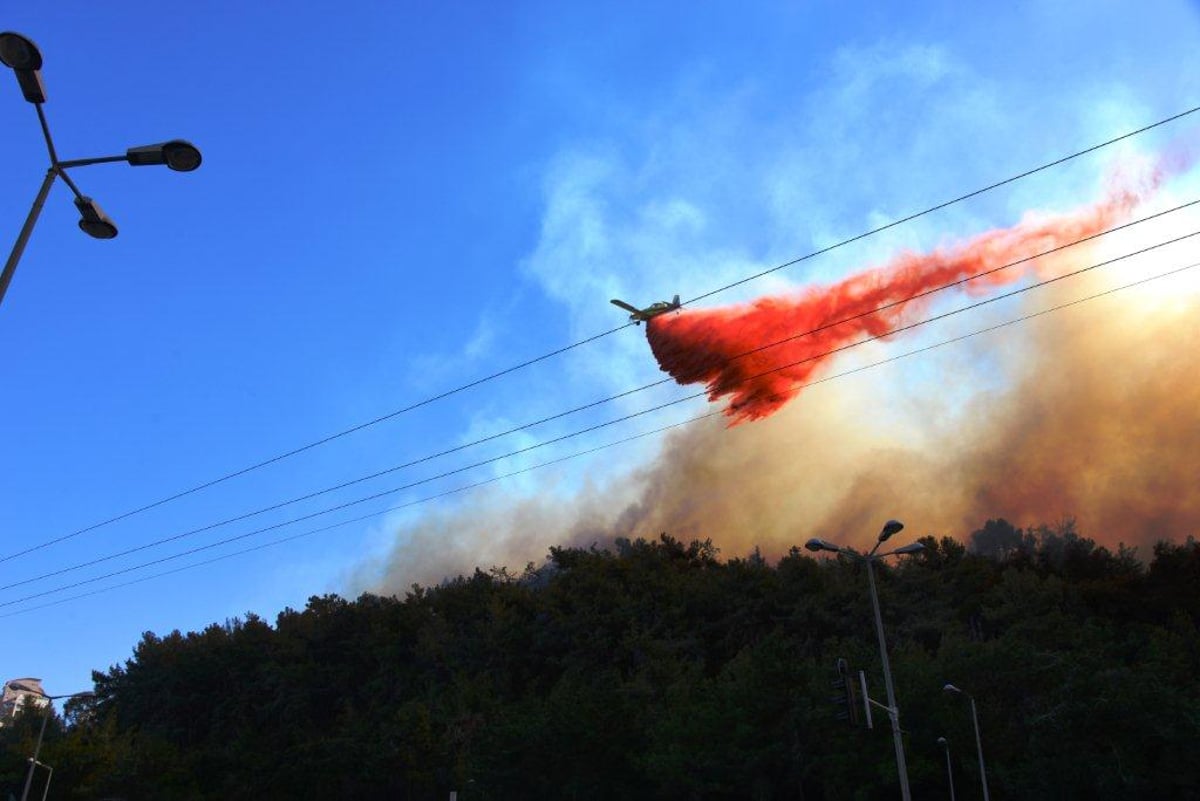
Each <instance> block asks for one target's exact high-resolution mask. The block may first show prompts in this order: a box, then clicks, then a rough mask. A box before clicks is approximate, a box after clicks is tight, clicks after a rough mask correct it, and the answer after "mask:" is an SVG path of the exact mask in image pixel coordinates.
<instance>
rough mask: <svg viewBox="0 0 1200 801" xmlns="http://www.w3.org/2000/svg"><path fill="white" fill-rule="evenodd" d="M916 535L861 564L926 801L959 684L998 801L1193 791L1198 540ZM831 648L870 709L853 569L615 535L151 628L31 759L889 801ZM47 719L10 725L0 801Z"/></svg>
mask: <svg viewBox="0 0 1200 801" xmlns="http://www.w3.org/2000/svg"><path fill="white" fill-rule="evenodd" d="M921 542H922V543H923V544H924V545H925V550H924V551H923V552H921V553H919V554H917V555H914V556H911V557H906V558H904V559H903V561H900V562H898V563H896V564H893V565H890V566H887V567H883V568H882V569H881V570H879V573H878V576H877V578H878V582H879V594H880V602H881V607H882V612H883V618H884V625H885V628H886V631H887V638H888V646H889V654H890V659H891V666H892V673H893V676H894V679H895V686H896V696H897V701H898V706H899V707H900V710H901V723H902V725H903V729H904V742H905V749H906V752H907V762H908V773H909V777H910V782H911V785H912V789H913V797H914V798H920V799H931V798H948V797H949V790H948V786H947V770H946V768H947V766H946V756H945V752H944V751H943V750H942V747H941V746H940V745H938V742H937V741H938V738H939V737H944V738H946V740H947V742H948V744H949V759H950V767H951V768H952V770H953V772H954V777H955V781H956V790H957V794H958V797H959V798H978V797H980V790H979V772H978V763H977V758H976V752H975V740H974V732H973V728H972V722H971V715H970V709H969V705H968V703H967V701H966V699H965V698H964V697H963V696H959V695H954V694H951V693H947V692H944V691H943V687H944V685H945V684H947V683H953V684H955V685H956V686H958V687H961V688H962V689H964V690H965V691H967V692H969V693H971V695H972V696H973V697H974V699H975V702H976V704H977V709H978V714H979V721H980V727H981V734H982V738H983V745H984V750H985V757H986V760H987V776H988V780H989V785H990V789H991V797H992V798H994V799H997V801H1002V800H1003V799H1038V798H1054V799H1058V798H1089V799H1118V798H1119V799H1135V798H1147V799H1161V798H1189V797H1192V798H1195V797H1200V766H1198V765H1197V763H1196V762H1195V761H1193V760H1192V759H1191V758H1190V756H1191V754H1190V751H1191V747H1192V746H1193V745H1194V744H1195V743H1196V742H1200V684H1198V683H1197V681H1196V675H1197V669H1198V668H1200V634H1198V630H1197V624H1198V621H1200V592H1198V590H1197V588H1198V587H1200V544H1198V543H1197V542H1195V541H1194V540H1192V539H1190V538H1189V539H1187V540H1186V541H1185V542H1182V543H1178V542H1177V543H1171V542H1166V541H1164V542H1161V543H1159V544H1158V545H1156V546H1155V547H1154V548H1153V552H1152V553H1151V554H1146V555H1144V557H1143V558H1139V554H1137V553H1136V552H1135V551H1134V550H1133V549H1129V548H1125V547H1123V546H1122V547H1119V548H1118V549H1117V550H1116V551H1115V552H1114V551H1111V550H1109V549H1107V548H1104V547H1101V546H1098V545H1097V544H1096V543H1095V542H1094V541H1093V540H1091V539H1089V538H1087V537H1085V536H1082V535H1081V534H1079V533H1078V532H1076V530H1075V528H1074V526H1073V525H1072V524H1071V523H1069V522H1068V523H1064V524H1060V525H1057V526H1054V527H1050V528H1048V527H1041V528H1038V529H1035V530H1021V529H1017V528H1015V527H1014V526H1012V525H1010V524H1008V523H1007V522H1005V521H1003V520H991V521H988V522H987V523H986V524H985V525H984V526H983V527H981V528H980V529H979V530H978V531H976V532H974V533H973V534H972V535H971V536H970V537H969V538H968V541H967V545H966V546H964V545H963V544H961V543H960V542H959V541H957V540H955V539H952V538H949V537H942V538H936V537H932V536H929V537H925V538H923V539H922V540H921ZM839 659H844V660H845V664H846V665H847V666H848V668H849V670H850V671H851V672H852V673H853V674H854V677H855V679H857V671H859V670H862V671H865V675H866V678H867V682H868V685H869V692H870V695H871V696H872V697H873V698H875V699H877V700H879V701H881V702H884V690H883V686H884V685H883V677H882V673H881V669H880V661H879V652H878V643H877V641H876V638H875V630H874V624H873V619H872V612H871V607H870V600H869V596H868V592H867V577H866V575H865V573H864V568H863V566H862V565H861V563H859V562H856V561H854V560H849V559H845V558H833V559H815V558H812V557H811V556H810V555H808V554H807V553H805V552H803V551H801V550H799V549H796V548H794V549H792V550H791V552H790V553H788V554H787V555H785V556H784V557H782V558H781V559H780V560H779V561H778V562H776V563H774V564H769V563H768V562H767V561H766V560H765V559H763V558H761V556H759V555H758V554H757V553H754V554H751V555H750V556H748V557H744V558H725V559H723V558H720V554H719V553H718V551H717V549H716V548H714V547H713V546H712V544H711V543H710V542H691V543H683V542H680V541H677V540H675V539H673V538H671V537H670V536H667V535H665V534H664V535H662V536H660V537H659V538H658V539H656V540H644V539H637V540H625V539H622V540H617V541H616V542H615V543H614V544H613V545H612V546H611V547H607V548H598V547H592V548H553V549H551V551H550V555H549V558H548V560H547V561H546V563H545V564H544V565H543V566H541V567H537V568H535V567H534V566H532V565H531V566H530V567H528V568H527V569H526V570H525V571H524V572H523V573H516V574H514V573H510V572H509V571H507V570H504V569H493V570H491V571H488V572H484V571H481V570H476V572H475V573H474V574H473V575H470V576H462V577H459V578H457V579H454V580H450V581H447V582H445V583H443V584H441V585H439V586H436V587H413V588H412V590H411V591H410V592H408V593H407V594H406V595H405V596H404V597H403V598H400V597H381V596H377V595H363V596H361V597H359V598H358V599H357V600H347V599H343V598H340V597H337V596H334V595H326V596H321V597H313V598H311V599H310V600H309V602H308V604H307V605H306V607H305V608H304V609H303V610H294V609H285V610H284V611H283V612H281V613H280V614H279V615H278V617H277V618H276V620H275V622H274V625H271V624H269V623H268V622H267V621H265V620H263V619H262V618H260V617H258V616H257V615H254V614H248V615H246V616H245V617H244V618H242V619H236V620H229V621H226V622H225V623H223V624H213V625H211V626H209V627H208V628H206V629H204V630H203V631H198V632H189V633H186V634H184V633H181V632H178V631H175V632H171V633H170V634H166V635H162V636H160V635H156V634H153V633H149V632H147V633H146V634H145V635H144V636H143V638H142V640H141V641H140V642H139V643H138V644H137V646H136V647H135V648H134V650H133V654H132V656H131V658H130V659H129V660H127V661H126V662H125V664H123V665H115V666H112V667H110V668H109V669H108V670H105V671H97V672H95V673H94V674H93V680H94V684H95V692H96V695H95V697H94V698H83V699H75V700H73V701H71V702H69V703H68V705H67V707H66V708H65V711H64V714H63V715H62V716H61V717H59V716H54V717H53V718H52V719H51V721H50V723H49V725H48V727H47V733H46V738H45V744H44V746H43V749H42V761H43V762H45V763H46V764H49V765H52V766H53V768H54V778H53V783H52V785H51V787H50V793H49V798H50V799H64V800H65V799H102V798H121V799H127V801H143V800H144V801H151V800H152V799H154V800H158V799H165V800H166V801H173V800H174V799H179V800H180V801H191V800H192V799H196V800H200V799H274V798H279V799H284V798H287V799H316V798H331V799H406V800H411V801H418V800H421V801H423V800H424V799H445V798H448V797H449V793H450V791H452V790H453V791H457V793H458V798H459V799H461V800H462V801H474V799H533V798H562V799H581V800H583V799H642V798H645V799H680V800H681V801H685V800H686V801H690V800H692V799H785V798H786V799H805V800H807V801H824V800H826V799H864V800H866V799H895V798H897V797H898V795H899V791H898V782H897V778H896V763H895V755H894V752H893V746H892V736H891V731H890V728H889V725H888V722H887V720H886V714H885V713H882V712H881V711H880V710H878V709H877V710H876V712H875V715H874V723H875V725H874V728H871V729H867V728H866V727H865V726H864V725H862V718H863V716H862V714H861V710H860V711H859V714H856V715H847V714H845V713H846V711H847V710H846V704H845V701H846V697H845V695H844V693H843V691H842V690H841V689H840V687H839V686H837V685H836V684H835V683H836V682H837V681H838V678H839V677H838V673H837V669H836V665H837V662H838V660H839ZM860 700H861V699H852V701H851V703H852V704H857V703H859V702H860ZM846 717H849V718H852V719H853V718H858V723H857V725H856V724H855V723H854V722H853V720H849V721H848V720H845V719H843V718H846ZM40 724H41V717H40V713H38V712H36V711H33V712H30V711H27V712H25V713H23V714H21V715H19V716H18V718H17V719H16V720H14V721H12V722H11V723H10V724H9V725H7V726H5V727H4V728H3V729H0V797H8V794H9V793H11V794H12V795H13V797H19V796H20V792H21V788H22V786H23V784H24V780H25V770H26V768H27V765H28V762H27V760H28V757H29V755H30V753H32V749H33V741H34V738H35V737H36V735H37V727H38V726H39V725H40ZM43 780H44V777H43V776H42V775H41V774H39V775H38V776H37V777H36V779H35V783H34V788H35V791H34V792H33V793H31V797H33V798H40V797H41V791H40V788H41V782H42V781H43Z"/></svg>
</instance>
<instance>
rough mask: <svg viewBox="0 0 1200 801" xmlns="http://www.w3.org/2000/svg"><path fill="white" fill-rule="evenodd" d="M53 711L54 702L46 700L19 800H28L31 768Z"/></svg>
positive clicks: (35, 764)
mask: <svg viewBox="0 0 1200 801" xmlns="http://www.w3.org/2000/svg"><path fill="white" fill-rule="evenodd" d="M53 711H54V702H53V701H46V714H45V715H43V716H42V728H41V730H39V731H38V738H37V745H35V746H34V747H33V759H31V760H29V773H28V774H27V775H26V776H25V789H24V790H22V791H21V801H29V787H30V785H32V784H33V769H34V768H35V767H37V758H38V756H39V755H40V754H41V753H42V737H43V736H45V734H46V723H47V722H48V721H49V720H50V714H51V713H52V712H53Z"/></svg>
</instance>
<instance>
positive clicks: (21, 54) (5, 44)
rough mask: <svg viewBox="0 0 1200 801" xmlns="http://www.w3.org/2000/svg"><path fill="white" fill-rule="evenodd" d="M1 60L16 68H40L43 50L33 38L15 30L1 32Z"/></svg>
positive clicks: (6, 64)
mask: <svg viewBox="0 0 1200 801" xmlns="http://www.w3.org/2000/svg"><path fill="white" fill-rule="evenodd" d="M0 61H3V62H4V66H6V67H9V68H10V69H14V70H40V69H41V68H42V52H41V51H40V50H38V46H37V45H35V44H34V43H33V40H32V39H29V38H28V37H25V36H22V35H21V34H19V33H14V32H13V31H5V32H4V33H0Z"/></svg>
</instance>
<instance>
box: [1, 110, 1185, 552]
mask: <svg viewBox="0 0 1200 801" xmlns="http://www.w3.org/2000/svg"><path fill="white" fill-rule="evenodd" d="M1197 111H1200V106H1194V107H1192V108H1190V109H1187V110H1185V111H1181V112H1179V113H1177V114H1173V115H1171V116H1169V117H1165V118H1163V119H1160V120H1158V121H1157V122H1153V123H1150V124H1148V125H1144V126H1142V127H1140V128H1137V129H1135V130H1132V131H1128V132H1126V133H1124V134H1121V135H1119V136H1116V137H1113V138H1111V139H1108V140H1105V141H1103V142H1100V143H1098V144H1095V145H1092V146H1091V147H1087V148H1084V149H1082V150H1078V151H1075V152H1074V153H1071V154H1069V155H1066V156H1063V157H1061V158H1058V159H1055V160H1053V161H1049V162H1046V163H1045V164H1042V165H1040V166H1038V167H1034V168H1032V169H1029V170H1025V171H1024V172H1021V173H1018V174H1017V175H1013V176H1011V177H1009V178H1005V179H1003V180H1001V181H997V182H995V183H992V184H989V185H988V186H985V187H982V188H980V189H976V190H974V191H972V192H968V193H966V194H963V195H960V196H958V197H956V198H953V199H952V200H947V201H943V202H941V203H938V204H937V205H934V206H930V207H929V208H927V209H924V210H922V211H919V212H915V213H913V214H909V215H908V216H906V217H902V218H900V219H898V220H894V221H892V222H890V223H887V224H885V225H881V226H879V227H877V228H873V229H871V230H869V231H866V232H864V233H861V234H858V235H856V236H853V237H850V238H848V239H843V240H841V241H839V242H836V243H834V244H832V245H828V246H826V247H824V248H821V249H819V250H815V251H813V252H811V253H808V254H806V255H804V256H800V257H798V258H796V259H793V260H791V261H788V262H784V263H782V264H779V265H777V266H775V267H772V268H770V269H768V270H764V271H762V272H759V273H756V274H754V275H751V276H748V277H746V278H742V279H740V280H738V281H735V282H733V283H730V284H726V285H725V286H722V287H718V288H717V289H713V290H710V291H708V292H705V293H703V294H701V295H697V296H696V297H694V298H691V299H689V300H688V301H686V303H685V304H682V305H687V304H690V303H695V302H696V301H698V300H702V299H704V298H708V297H711V296H713V295H716V294H718V293H720V292H724V291H726V290H729V289H732V288H733V287H736V286H740V285H742V284H745V283H748V282H750V281H753V280H756V279H758V278H761V277H763V276H765V275H768V274H770V273H773V272H777V271H779V270H782V269H785V268H787V267H791V266H793V265H796V264H799V263H801V262H804V261H807V260H809V259H812V258H815V257H817V256H820V255H823V254H825V253H828V252H830V251H832V250H835V249H837V248H840V247H843V246H845V245H849V244H851V243H854V242H858V241H860V240H862V239H865V238H867V237H870V236H873V235H875V234H877V233H881V232H883V231H886V230H888V229H890V228H894V227H896V226H899V225H903V224H904V223H907V222H911V221H913V220H916V219H918V218H920V217H923V216H925V215H928V214H932V213H933V212H936V211H940V210H942V209H945V208H947V207H949V206H952V205H954V204H956V203H959V202H961V201H964V200H968V199H970V198H973V197H977V196H979V195H982V194H984V193H986V192H990V191H991V190H993V189H997V188H999V187H1002V186H1006V185H1008V184H1010V183H1013V182H1015V181H1019V180H1021V179H1023V178H1027V177H1029V176H1031V175H1034V174H1036V173H1039V172H1042V171H1044V170H1048V169H1051V168H1053V167H1057V166H1059V165H1061V164H1065V163H1066V162H1068V161H1071V160H1073V159H1076V158H1079V157H1081V156H1085V155H1087V154H1089V153H1094V152H1096V151H1098V150H1101V149H1103V148H1106V147H1109V146H1111V145H1114V144H1116V143H1118V142H1121V141H1123V140H1125V139H1129V138H1132V137H1135V136H1138V135H1140V134H1143V133H1146V132H1147V131H1150V130H1153V129H1155V128H1158V127H1161V126H1163V125H1167V124H1169V123H1172V122H1175V121H1177V120H1180V119H1182V118H1184V117H1187V116H1189V115H1191V114H1194V113H1196V112H1197ZM630 325H632V323H626V324H625V325H622V326H618V327H616V328H611V329H608V330H607V331H603V332H600V333H598V334H595V335H593V336H590V337H587V338H585V339H581V340H578V341H576V342H573V343H571V344H569V345H565V346H563V347H561V348H558V349H557V350H553V351H550V352H548V353H545V354H542V355H540V356H536V357H534V358H532V359H528V360H526V361H524V362H520V363H518V364H515V365H512V366H510V367H507V368H504V369H503V370H499V371H497V372H494V373H491V374H489V375H486V376H483V377H481V378H478V379H475V380H473V381H470V382H468V383H466V384H462V385H459V386H457V387H454V388H452V389H449V390H446V391H445V392H442V393H440V394H437V395H433V396H430V397H428V398H425V399H424V400H420V401H416V402H414V403H411V404H409V405H408V406H404V407H402V408H400V409H396V410H395V411H392V412H389V413H387V414H384V415H381V416H379V417H376V418H374V419H372V420H368V421H366V422H363V423H359V424H356V425H354V426H351V427H349V428H346V429H343V430H341V431H338V432H336V433H334V434H330V435H328V436H325V437H322V438H320V439H317V440H314V441H312V442H310V443H308V444H306V445H301V446H299V447H296V448H293V449H291V450H289V451H285V452H283V453H280V454H277V455H276V456H273V457H270V458H268V459H264V460H262V461H259V462H256V463H254V464H251V465H248V466H246V467H243V468H240V469H238V470H234V471H232V472H229V473H226V474H224V475H222V476H220V477H218V478H214V479H211V480H209V481H205V482H202V483H200V484H197V485H195V486H193V487H191V488H189V489H185V490H181V491H179V492H176V493H174V494H172V495H169V496H166V497H163V498H160V499H159V500H157V501H153V502H151V503H147V504H144V505H142V506H139V507H137V508H135V509H131V510H129V511H126V512H122V513H120V514H117V515H114V516H112V517H109V518H107V519H105V520H101V521H99V522H97V523H93V524H91V525H88V526H85V527H83V528H80V529H76V530H75V531H72V532H70V533H67V534H63V535H61V536H58V537H55V538H53V539H50V540H46V541H45V542H42V543H39V544H37V545H32V546H29V547H27V548H25V549H23V550H20V551H16V552H14V553H10V554H8V555H6V556H0V563H3V562H7V561H9V560H11V559H16V558H18V557H21V556H25V555H27V554H30V553H34V552H36V551H40V550H42V549H44V548H48V547H50V546H51V545H56V544H58V543H60V542H65V541H67V540H70V539H74V538H75V537H78V536H81V535H83V534H86V533H88V532H91V531H95V530H96V529H99V528H103V527H105V526H108V525H111V524H113V523H117V522H119V521H121V520H126V519H128V518H130V517H133V516H135V515H138V514H141V513H143V512H147V511H149V510H151V509H156V508H158V507H160V506H163V505H165V504H168V503H171V502H173V501H177V500H179V499H181V498H185V497H187V496H189V495H193V494H195V493H197V492H200V491H202V490H206V489H209V488H211V487H214V486H217V485H218V484H223V483H225V482H226V481H230V480H232V479H234V478H237V477H239V476H243V475H246V474H247V473H250V472H253V471H255V470H259V469H261V468H263V467H267V466H269V465H272V464H275V463H277V462H281V461H283V460H285V459H288V458H291V457H293V456H297V455H299V454H301V453H304V452H306V451H309V450H312V449H313V448H317V447H319V446H321V445H326V444H328V443H330V442H333V441H334V440H338V439H341V438H342V437H345V436H348V435H350V434H353V433H355V432H358V431H362V430H363V429H366V428H370V427H371V426H374V425H377V424H379V423H382V422H384V421H387V420H391V419H393V418H395V417H398V416H399V415H402V414H405V413H407V412H411V411H414V410H416V409H419V408H421V407H423V406H427V405H429V404H432V403H435V402H436V401H440V400H444V399H446V398H449V397H451V396H453V395H457V394H458V393H460V392H464V391H466V390H468V389H472V388H474V387H477V386H479V385H481V384H485V383H488V382H490V381H493V380H495V379H497V378H501V377H503V376H505V375H509V374H511V373H514V372H517V371H519V370H522V369H524V368H526V367H530V366H532V365H534V364H537V363H539V362H542V361H545V360H547V359H550V358H553V357H555V356H558V355H561V354H563V353H566V352H568V351H571V350H574V349H575V348H578V347H581V346H583V345H586V344H590V343H592V342H595V341H597V340H599V339H602V338H604V337H606V336H609V335H610V334H614V333H616V332H618V331H621V330H624V329H625V328H628V327H629V326H630Z"/></svg>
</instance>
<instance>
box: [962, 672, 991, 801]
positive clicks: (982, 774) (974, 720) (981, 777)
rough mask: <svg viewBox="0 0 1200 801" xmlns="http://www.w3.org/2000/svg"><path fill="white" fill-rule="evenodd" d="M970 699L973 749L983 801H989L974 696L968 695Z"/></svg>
mask: <svg viewBox="0 0 1200 801" xmlns="http://www.w3.org/2000/svg"><path fill="white" fill-rule="evenodd" d="M967 697H968V698H970V699H971V722H972V723H974V724H975V748H976V750H978V751H979V780H980V781H981V782H983V801H990V799H989V797H988V786H987V771H986V770H984V767H983V740H981V739H980V738H979V716H978V715H977V714H975V696H973V695H968V696H967Z"/></svg>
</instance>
